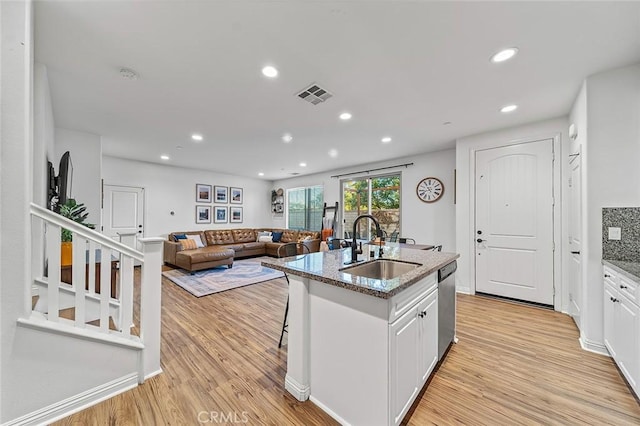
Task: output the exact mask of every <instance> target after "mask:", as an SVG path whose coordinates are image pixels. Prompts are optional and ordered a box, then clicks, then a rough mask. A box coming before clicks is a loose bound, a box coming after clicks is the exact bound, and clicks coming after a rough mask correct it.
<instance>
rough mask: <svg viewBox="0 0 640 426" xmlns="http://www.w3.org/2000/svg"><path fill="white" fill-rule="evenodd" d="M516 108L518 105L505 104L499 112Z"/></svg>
mask: <svg viewBox="0 0 640 426" xmlns="http://www.w3.org/2000/svg"><path fill="white" fill-rule="evenodd" d="M517 109H518V105H507V106H503V107H502V108H500V112H513V111H515V110H517Z"/></svg>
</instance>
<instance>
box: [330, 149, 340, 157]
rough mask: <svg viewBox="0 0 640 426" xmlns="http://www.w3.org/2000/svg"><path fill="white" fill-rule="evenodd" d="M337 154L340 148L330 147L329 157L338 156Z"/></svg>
mask: <svg viewBox="0 0 640 426" xmlns="http://www.w3.org/2000/svg"><path fill="white" fill-rule="evenodd" d="M337 156H338V150H337V149H330V150H329V157H333V158H336V157H337Z"/></svg>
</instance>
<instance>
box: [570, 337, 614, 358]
mask: <svg viewBox="0 0 640 426" xmlns="http://www.w3.org/2000/svg"><path fill="white" fill-rule="evenodd" d="M578 340H579V341H580V347H582V349H583V350H585V351H589V352H593V353H596V354H599V355H605V356H608V357H610V356H611V355H610V354H609V351H608V350H607V348H606V347H605V346H604V345H603V344H602V343H596V342H593V341H591V340H589V339H587V338H586V337H584V336H580V339H578Z"/></svg>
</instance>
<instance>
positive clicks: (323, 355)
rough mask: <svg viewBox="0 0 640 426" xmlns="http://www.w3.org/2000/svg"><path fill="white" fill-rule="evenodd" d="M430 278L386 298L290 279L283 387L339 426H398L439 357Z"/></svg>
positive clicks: (433, 280) (433, 287)
mask: <svg viewBox="0 0 640 426" xmlns="http://www.w3.org/2000/svg"><path fill="white" fill-rule="evenodd" d="M436 275H437V274H431V275H429V276H427V277H425V278H423V279H422V280H420V281H419V282H417V283H415V284H413V285H412V286H411V287H409V288H407V289H406V290H404V291H402V292H400V293H398V294H396V295H394V296H393V297H391V298H389V299H382V298H378V297H373V296H369V295H365V294H362V293H358V292H354V291H351V290H347V289H343V288H340V287H337V286H332V285H326V284H324V283H322V282H317V281H314V280H311V279H306V278H301V277H298V276H295V275H291V274H290V275H289V280H290V288H289V341H288V344H289V348H288V357H287V383H286V387H287V390H289V391H290V392H291V393H292V394H293V395H295V396H296V398H298V399H299V400H305V399H307V398H309V399H310V400H311V401H313V402H314V403H315V404H316V405H318V406H319V407H320V408H321V409H323V410H324V411H325V412H327V413H328V414H330V415H331V416H332V417H333V418H334V419H336V420H337V421H338V422H339V423H341V424H343V425H354V426H355V425H366V426H376V425H380V426H383V425H384V426H388V425H394V426H395V425H398V424H400V423H401V421H402V420H403V418H404V417H405V415H406V413H407V411H408V410H409V409H410V407H411V405H412V404H413V402H414V401H415V399H416V397H417V396H418V394H419V393H420V390H421V389H422V387H423V386H424V384H425V383H426V381H427V380H428V379H429V376H430V374H431V373H432V372H433V369H434V367H435V366H436V364H437V358H438V288H437V282H436V278H437V277H436Z"/></svg>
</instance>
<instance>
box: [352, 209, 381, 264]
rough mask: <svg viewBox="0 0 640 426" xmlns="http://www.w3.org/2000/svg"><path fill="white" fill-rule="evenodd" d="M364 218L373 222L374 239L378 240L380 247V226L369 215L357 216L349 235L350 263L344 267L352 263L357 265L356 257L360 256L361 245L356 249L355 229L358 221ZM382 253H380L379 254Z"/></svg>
mask: <svg viewBox="0 0 640 426" xmlns="http://www.w3.org/2000/svg"><path fill="white" fill-rule="evenodd" d="M365 218H369V219H371V220H372V221H373V223H374V224H375V225H376V237H378V238H380V247H382V238H383V237H382V230H381V229H380V224H379V223H378V221H377V220H376V218H375V217H373V216H371V215H370V214H361V215H360V216H358V217H357V218H356V220H354V221H353V232H352V233H351V237H352V240H351V261H350V262H345V265H349V264H352V263H357V262H359V260H358V255H359V254H362V243H360V247H358V242H357V241H356V228H357V226H358V222H359V221H360V219H365ZM380 253H382V251H381V252H380Z"/></svg>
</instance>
